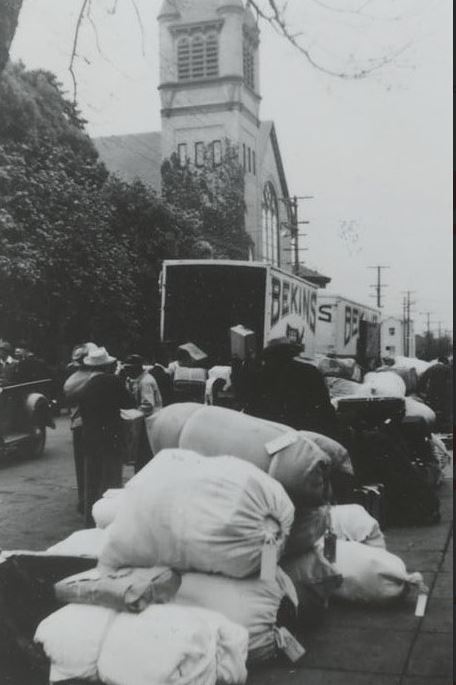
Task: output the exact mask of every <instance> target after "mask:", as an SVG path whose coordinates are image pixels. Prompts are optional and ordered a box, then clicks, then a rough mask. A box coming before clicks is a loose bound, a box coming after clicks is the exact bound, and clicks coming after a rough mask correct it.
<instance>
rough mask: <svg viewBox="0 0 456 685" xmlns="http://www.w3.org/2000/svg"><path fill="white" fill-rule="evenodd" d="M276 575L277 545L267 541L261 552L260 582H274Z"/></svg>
mask: <svg viewBox="0 0 456 685" xmlns="http://www.w3.org/2000/svg"><path fill="white" fill-rule="evenodd" d="M276 574H277V545H276V543H275V541H273V540H269V541H267V542H265V543H264V545H263V550H262V552H261V573H260V579H261V580H268V581H271V580H272V581H274V580H275V579H276Z"/></svg>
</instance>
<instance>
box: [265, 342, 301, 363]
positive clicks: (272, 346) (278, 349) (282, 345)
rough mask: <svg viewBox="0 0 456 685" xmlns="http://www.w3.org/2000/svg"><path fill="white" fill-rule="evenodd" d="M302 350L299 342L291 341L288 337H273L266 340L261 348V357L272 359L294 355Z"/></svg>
mask: <svg viewBox="0 0 456 685" xmlns="http://www.w3.org/2000/svg"><path fill="white" fill-rule="evenodd" d="M303 350H304V347H303V346H302V345H301V344H300V343H296V342H292V341H291V340H289V339H288V338H285V337H283V338H273V339H272V340H270V341H269V342H268V344H267V345H266V347H265V349H264V350H263V357H264V358H265V359H272V358H274V357H286V358H291V357H296V355H298V354H300V353H301V352H302V351H303Z"/></svg>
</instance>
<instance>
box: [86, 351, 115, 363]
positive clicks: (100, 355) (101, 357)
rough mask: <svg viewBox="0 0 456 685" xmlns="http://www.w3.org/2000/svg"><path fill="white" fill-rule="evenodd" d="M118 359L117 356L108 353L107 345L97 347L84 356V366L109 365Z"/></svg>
mask: <svg viewBox="0 0 456 685" xmlns="http://www.w3.org/2000/svg"><path fill="white" fill-rule="evenodd" d="M116 361H117V359H116V358H115V357H111V356H110V355H109V354H108V352H107V350H106V347H96V348H95V349H93V350H90V351H89V354H88V355H87V357H84V366H109V365H110V364H114V362H116Z"/></svg>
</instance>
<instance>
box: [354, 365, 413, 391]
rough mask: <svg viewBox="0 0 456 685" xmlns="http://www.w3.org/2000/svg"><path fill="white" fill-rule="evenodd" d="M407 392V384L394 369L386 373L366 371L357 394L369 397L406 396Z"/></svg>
mask: <svg viewBox="0 0 456 685" xmlns="http://www.w3.org/2000/svg"><path fill="white" fill-rule="evenodd" d="M406 392H407V388H406V385H405V383H404V381H403V380H402V378H401V377H400V376H398V375H397V373H394V372H393V371H385V372H384V373H375V372H371V373H366V375H365V376H364V383H361V385H360V386H359V387H358V390H357V395H360V396H361V397H369V396H371V395H375V396H377V397H399V398H401V397H405V395H406Z"/></svg>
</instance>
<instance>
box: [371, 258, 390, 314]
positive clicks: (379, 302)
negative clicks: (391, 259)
mask: <svg viewBox="0 0 456 685" xmlns="http://www.w3.org/2000/svg"><path fill="white" fill-rule="evenodd" d="M367 268H368V269H375V270H376V271H377V283H376V284H374V285H371V286H370V287H371V288H375V290H376V294H375V295H371V297H376V298H377V307H378V308H379V309H382V307H383V304H382V290H383V288H387V287H388V286H387V285H385V284H383V283H382V271H384V269H389V268H390V267H389V266H381V265H380V264H378V265H377V266H368V267H367Z"/></svg>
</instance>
